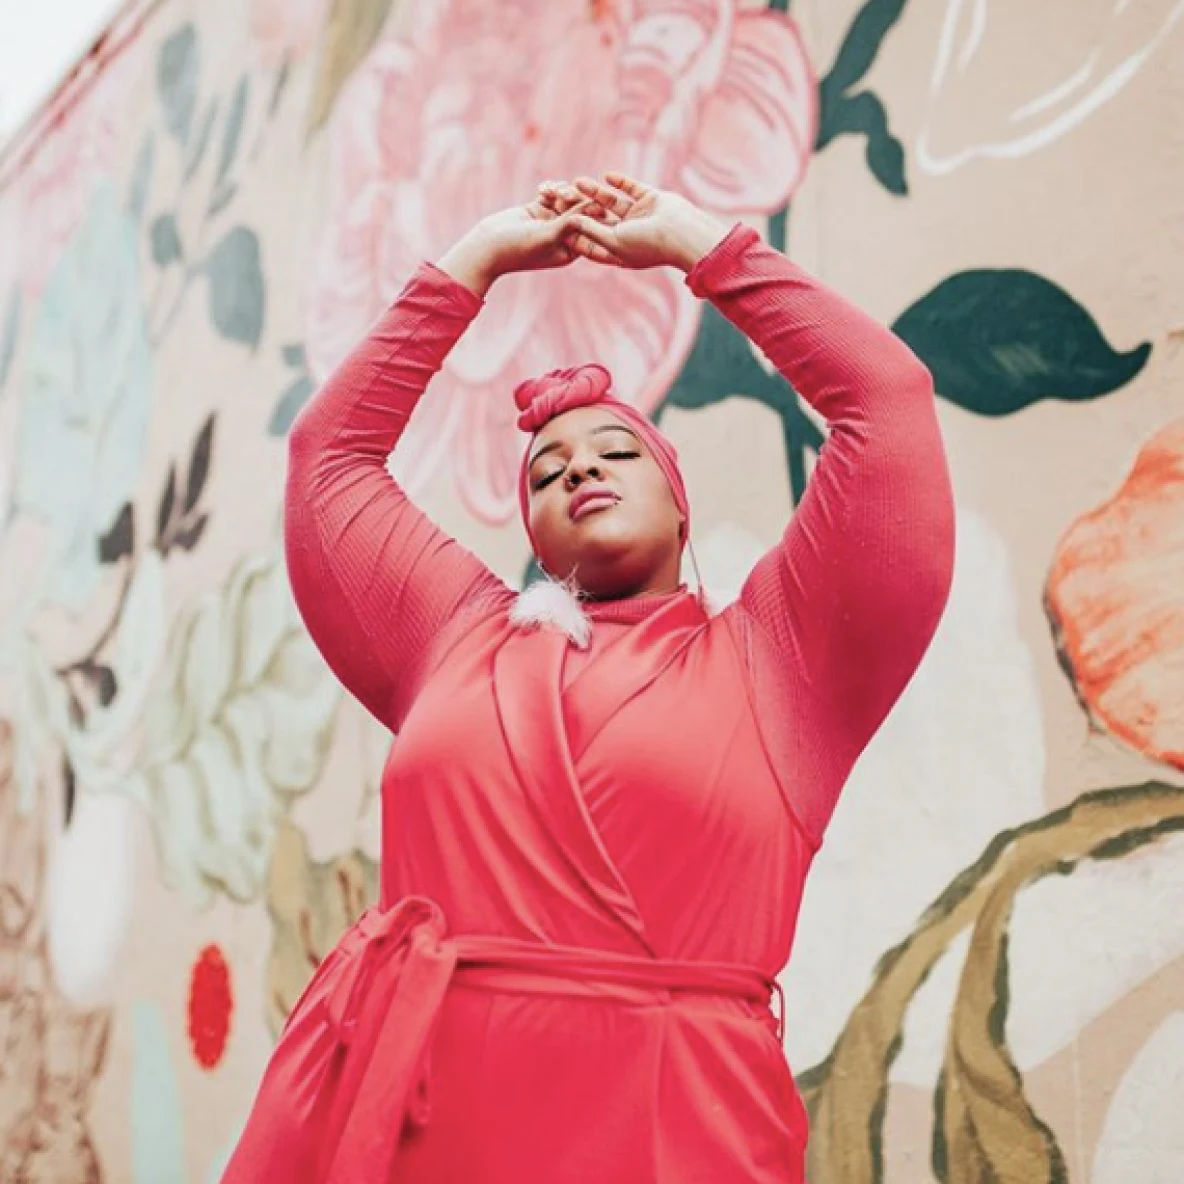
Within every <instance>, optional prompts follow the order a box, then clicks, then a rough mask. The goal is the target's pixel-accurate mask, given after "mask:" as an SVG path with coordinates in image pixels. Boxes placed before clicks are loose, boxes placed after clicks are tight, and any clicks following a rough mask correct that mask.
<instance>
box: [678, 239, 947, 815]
mask: <svg viewBox="0 0 1184 1184" xmlns="http://www.w3.org/2000/svg"><path fill="white" fill-rule="evenodd" d="M688 279H689V282H690V285H691V287H692V289H693V290H694V291H695V292H696V293H697V294H698V295H700V296H705V297H707V298H708V299H710V300H711V301H712V303H713V304H715V306H716V307H717V308H718V309H719V310H720V311H721V312H722V313H723V314H724V315H725V316H726V317H728V319H729V320H731V321H732V322H733V323H734V324H735V325H736V326H737V327H738V328H739V329H741V330H742V331H743V332H744V333H745V334H747V335H748V337H749V338H751V340H752V341H753V342H755V343H756V345H757V346H759V347H760V349H761V350H762V351H763V352H764V353H765V355H766V356H767V357H768V358H769V360H770V361H771V362H772V363H773V365H775V366H776V367H777V369H778V370H779V371H780V372H781V374H782V375H783V376H784V377H785V378H786V379H787V381H788V382H789V383H790V384H791V385H792V386H793V387H794V388H795V390H797V391H798V392H799V394H801V395H802V397H803V398H805V399H806V400H807V402H809V403H810V405H811V406H812V407H814V408H815V410H817V411H818V412H820V413H821V415H822V416H823V417H824V418H825V420H826V422H827V425H828V427H829V437H828V439H827V440H826V442H825V444H824V445H823V447H822V451H821V454H820V456H819V459H818V464H817V466H816V467H815V470H814V472H813V474H812V476H811V478H810V481H809V485H808V488H807V490H806V493H805V496H804V497H803V498H802V501H801V504H800V505H799V506H798V508H797V510H796V512H795V513H794V515H793V517H792V519H791V520H790V523H789V525H788V527H787V528H786V531H785V534H784V536H783V538H782V540H781V542H780V543H779V544H778V546H776V547H775V548H774V549H773V550H772V551H771V552H769V553H768V554H767V555H766V556H765V557H764V558H763V559H762V560H761V561H760V562H759V563H758V564H757V566H756V568H755V569H754V570H753V572H752V574H751V576H750V577H749V579H748V581H747V582H746V584H745V585H744V588H743V591H742V593H741V597H740V604H741V607H742V608H743V609H746V610H747V611H748V612H749V613H750V615H751V616H752V617H753V618H754V619H755V620H756V622H757V623H758V625H759V626H760V627H761V629H762V631H763V633H764V634H765V636H766V637H767V638H768V639H769V640H770V641H771V642H772V644H773V647H774V648H775V651H776V653H777V656H778V658H779V660H780V663H781V664H782V665H783V667H784V669H785V670H786V672H787V673H788V677H789V679H790V681H791V683H792V685H793V686H795V687H796V688H797V691H798V693H796V694H795V696H794V700H795V702H794V709H795V711H796V712H799V713H803V714H804V715H805V716H806V718H804V719H803V720H802V721H801V726H802V727H804V728H805V729H806V732H807V736H806V742H807V743H808V744H809V745H810V747H819V746H821V747H823V748H825V749H826V750H827V759H826V761H825V762H824V763H825V766H826V768H827V770H828V775H827V777H826V778H825V779H824V780H826V782H827V784H815V785H814V786H812V788H811V790H810V792H812V793H817V794H820V795H822V798H823V799H824V800H821V801H815V802H811V803H810V804H809V806H808V809H807V813H808V814H809V815H810V816H811V817H812V818H813V819H815V820H817V821H821V820H824V819H825V818H827V817H829V813H830V810H831V809H832V808H833V805H834V799H835V798H836V797H837V795H838V793H839V790H840V788H841V786H842V782H843V781H844V780H845V779H846V775H847V772H848V771H849V770H850V767H851V765H852V764H853V763H854V761H855V759H856V758H857V757H858V755H859V753H860V752H862V750H863V748H864V747H865V746H866V744H867V742H868V741H869V740H870V739H871V737H872V735H873V733H874V732H875V731H876V729H877V728H878V727H879V726H880V724H881V723H882V722H883V720H884V718H885V716H886V715H887V714H888V712H889V710H890V709H891V707H892V705H893V704H894V703H895V702H896V700H897V698H898V697H899V696H900V693H901V692H902V691H903V690H904V687H905V685H906V684H907V683H908V681H909V679H910V678H911V677H912V675H913V673H914V671H915V670H916V668H917V665H918V663H919V662H920V660H921V657H922V655H923V654H924V652H925V650H926V648H927V647H928V645H929V642H930V640H931V639H932V637H933V634H934V631H935V629H936V628H937V623H938V620H939V619H940V617H941V614H942V611H943V609H944V607H945V603H946V599H947V596H948V594H949V587H950V580H951V576H952V568H953V553H954V527H953V522H954V516H953V500H952V496H951V491H950V480H949V473H948V470H947V467H946V458H945V452H944V449H943V447H942V441H941V435H940V432H939V429H938V422H937V414H936V409H935V405H934V394H933V382H932V378H931V376H930V374H929V371H928V370H927V369H926V368H925V367H924V366H923V365H922V364H921V362H920V361H918V360H917V358H916V357H915V356H914V355H913V353H912V352H911V351H910V350H909V348H908V347H907V346H906V345H905V344H904V342H902V341H901V340H900V339H899V338H898V337H897V336H896V335H895V334H893V333H892V332H891V331H890V330H889V329H887V328H885V327H884V326H883V325H881V324H880V323H879V322H877V321H875V320H874V319H873V318H871V317H869V316H868V315H866V314H865V313H863V312H861V311H860V310H859V309H858V308H856V307H855V306H854V305H852V304H851V303H849V302H848V301H847V300H845V299H844V298H843V297H841V296H839V295H838V294H837V293H836V292H834V291H832V290H831V289H829V288H827V287H826V286H825V285H823V284H822V283H820V282H819V281H818V280H816V279H814V278H813V277H812V276H810V275H808V274H807V273H806V272H804V271H803V270H802V269H801V268H799V267H796V266H795V265H794V264H792V263H791V262H790V261H789V260H788V259H786V258H785V256H784V255H782V254H780V253H779V252H778V251H775V250H773V249H772V248H771V247H769V246H767V245H766V244H765V243H763V242H762V241H761V239H760V237H759V235H757V233H756V232H755V231H753V230H751V229H749V228H746V227H736V228H735V229H733V230H732V231H731V233H729V234H728V235H727V237H726V238H725V239H724V240H723V241H722V242H721V243H719V244H718V246H716V247H715V248H714V249H713V250H712V251H711V252H709V253H708V254H707V255H706V256H705V257H704V258H702V259H701V260H700V261H699V262H698V263H697V264H696V266H695V267H694V268H693V269H692V270H691V272H690V274H689V276H688ZM816 767H817V766H816ZM815 829H818V828H817V827H816V828H815Z"/></svg>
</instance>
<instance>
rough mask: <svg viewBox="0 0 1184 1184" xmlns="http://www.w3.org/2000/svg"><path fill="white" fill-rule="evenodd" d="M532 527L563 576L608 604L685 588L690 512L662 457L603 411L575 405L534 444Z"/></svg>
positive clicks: (544, 560) (549, 566)
mask: <svg viewBox="0 0 1184 1184" xmlns="http://www.w3.org/2000/svg"><path fill="white" fill-rule="evenodd" d="M530 449H531V450H530V458H531V459H530V468H529V470H528V482H529V489H530V500H529V513H530V530H531V534H532V535H533V536H534V541H535V549H536V551H537V553H538V560H539V562H540V563H541V564H542V566H543V568H544V569H545V570H546V571H547V573H548V574H549V575H550V576H552V577H553V578H555V579H560V580H562V579H567V578H568V577H569V576H570V577H574V579H575V582H576V583H577V584H578V585H579V587H580V588H581V589H583V591H584V592H586V593H587V594H588V595H589V596H592V597H595V598H596V599H599V600H609V599H619V598H621V597H626V596H641V595H644V594H647V593H656V592H672V591H674V590H675V589H676V588H677V587H678V586H679V575H680V560H681V556H682V542H681V539H680V535H679V531H680V527H681V525H682V515H681V514H680V513H679V510H678V507H677V506H676V505H675V502H674V494H673V493H672V492H671V489H670V484H669V482H667V480H666V477H665V475H664V474H663V472H662V470H661V469H660V468H659V467H658V463H657V461H655V460H654V458H653V455H652V454H651V453H650V451H649V449H648V448H647V447H646V445H645V443H644V442H643V441H642V440H640V439H639V438H638V437H637V436H636V435H634V434H633V432H632V431H631V430H630V429H629V428H627V427H626V426H625V424H624V423H623V422H622V421H621V420H619V419H617V418H616V416H614V415H613V414H612V413H611V412H609V411H606V410H604V409H603V408H600V407H576V408H573V409H572V410H571V411H565V412H564V413H563V414H562V415H557V416H556V417H555V418H554V419H553V420H551V422H550V423H548V424H546V426H544V427H543V428H542V429H541V430H540V431H539V433H538V435H537V436H536V437H535V438H534V440H533V441H532V443H531V446H530Z"/></svg>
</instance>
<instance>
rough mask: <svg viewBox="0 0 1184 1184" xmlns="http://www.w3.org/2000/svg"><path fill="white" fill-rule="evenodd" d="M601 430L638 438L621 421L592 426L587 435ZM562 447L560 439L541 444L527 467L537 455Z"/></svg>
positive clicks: (537, 457) (598, 433) (594, 434)
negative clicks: (623, 433)
mask: <svg viewBox="0 0 1184 1184" xmlns="http://www.w3.org/2000/svg"><path fill="white" fill-rule="evenodd" d="M602 432H625V433H626V434H627V435H630V436H632V437H633V438H634V439H635V440H637V439H638V436H637V433H636V432H634V431H631V430H630V429H629V428H627V427H626V426H625V425H624V424H623V423H606V424H601V426H600V427H598V428H593V429H592V430H591V431H590V432H589V433H588V435H589V436H599V435H600V434H601V433H602ZM562 447H563V441H562V440H555V441H553V442H552V443H550V444H544V445H543V446H542V448H540V449H539V450H538V452H536V453H535V454H534V456H532V457H531V458H530V464H529V465H528V466H527V468H531V467H533V465H534V462H535V461H536V460H538V459H539V457H541V456H546V455H547V453H548V452H554V451H555V449H556V448H562Z"/></svg>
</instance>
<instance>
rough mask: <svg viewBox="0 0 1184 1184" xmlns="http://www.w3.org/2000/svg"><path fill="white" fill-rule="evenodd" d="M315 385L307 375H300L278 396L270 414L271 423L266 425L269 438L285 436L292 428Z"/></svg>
mask: <svg viewBox="0 0 1184 1184" xmlns="http://www.w3.org/2000/svg"><path fill="white" fill-rule="evenodd" d="M314 390H316V384H315V383H314V382H313V380H312V379H311V378H310V377H309V376H308V375H307V374H301V375H300V376H299V377H298V378H296V379H295V380H294V381H293V382H292V384H291V385H290V386H289V387H288V388H287V390H285V391H284V393H283V394H282V395H281V396H280V401H279V402H278V403H277V404H276V405H275V410H274V411H273V412H272V413H271V422H270V423H268V425H267V432H268V434H269V435H271V436H285V435H287V433H288V429H289V428H290V427H291V426H292V423H293V421H294V420H295V418H296V416H297V415H299V414H300V409H301V408H302V407H303V406H304V404H305V403H307V402H308V400H309V399H310V398H311V397H312V393H313V391H314Z"/></svg>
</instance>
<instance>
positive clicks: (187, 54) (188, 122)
mask: <svg viewBox="0 0 1184 1184" xmlns="http://www.w3.org/2000/svg"><path fill="white" fill-rule="evenodd" d="M200 70H201V58H200V52H199V48H198V41H197V29H196V28H195V27H194V26H193V25H192V24H191V23H186V24H184V25H182V26H181V27H180V28H179V29H178V30H177V31H176V32H175V33H173V34H172V35H171V36H170V37H168V38H167V39H166V40H165V42H164V44H163V45H162V46H161V47H160V53H159V55H158V56H157V59H156V93H157V96H158V97H159V98H160V105H161V108H162V110H163V112H164V125H165V127H166V128H167V129H168V132H169V135H170V136H172V137H173V138H174V139H175V140H177V141H179V142H180V143H182V144H184V143H185V142H186V141H187V140H188V139H189V129H190V127H191V126H192V124H193V109H194V107H195V106H196V105H197V83H198V75H199V73H200Z"/></svg>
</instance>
